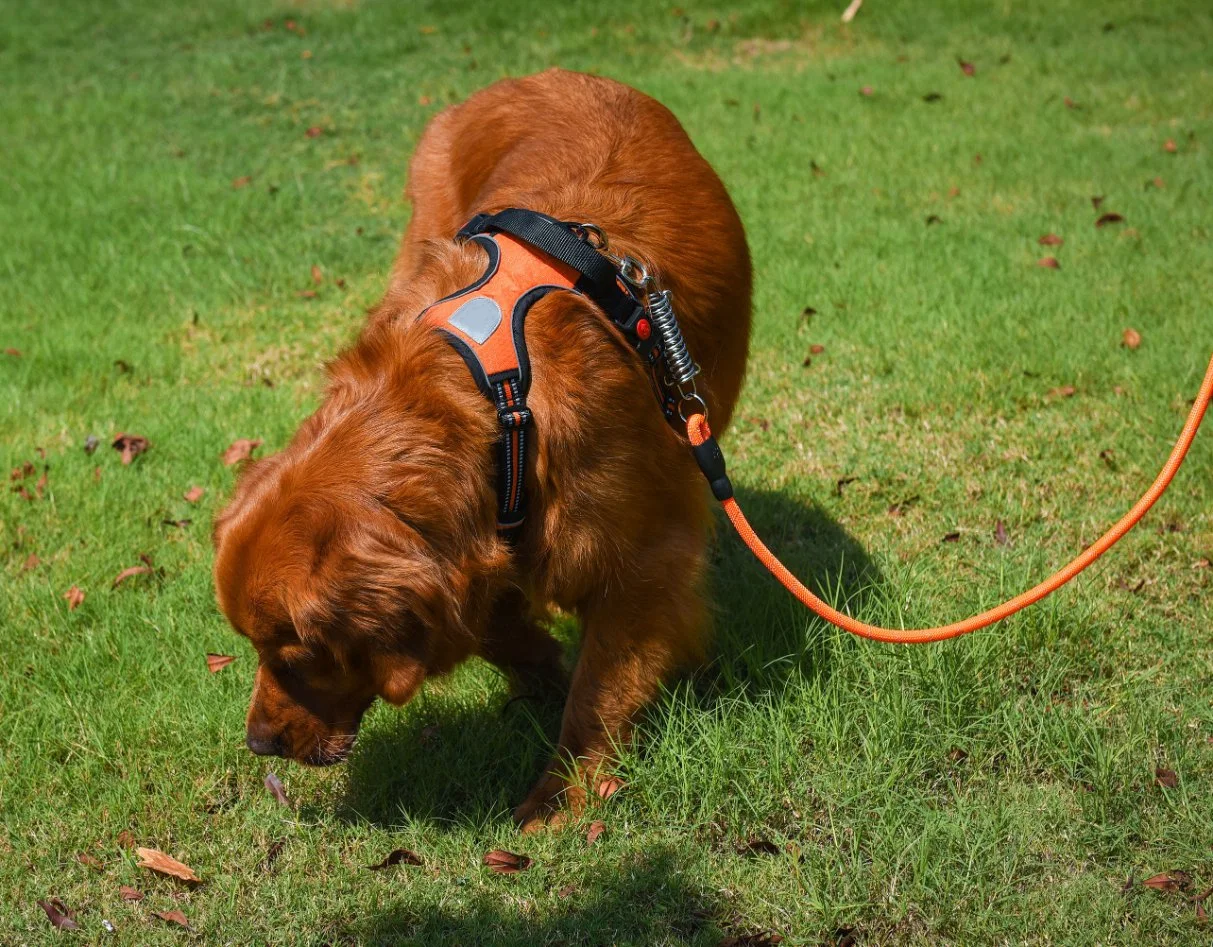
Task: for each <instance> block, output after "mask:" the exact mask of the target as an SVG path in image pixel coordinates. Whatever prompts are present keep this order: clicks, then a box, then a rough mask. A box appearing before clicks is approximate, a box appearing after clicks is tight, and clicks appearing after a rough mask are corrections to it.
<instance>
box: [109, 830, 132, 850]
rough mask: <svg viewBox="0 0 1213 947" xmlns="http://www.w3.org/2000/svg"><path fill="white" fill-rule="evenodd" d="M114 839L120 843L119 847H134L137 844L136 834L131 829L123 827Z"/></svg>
mask: <svg viewBox="0 0 1213 947" xmlns="http://www.w3.org/2000/svg"><path fill="white" fill-rule="evenodd" d="M114 841H115V842H117V843H118V847H119V848H134V847H135V844H136V842H135V834H134V833H133V832H132V831H131V830H130V829H123V830H122V831H121V832H119V833H118V837H117V838H116V839H114Z"/></svg>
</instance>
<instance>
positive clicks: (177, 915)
mask: <svg viewBox="0 0 1213 947" xmlns="http://www.w3.org/2000/svg"><path fill="white" fill-rule="evenodd" d="M152 913H153V914H155V915H156V917H158V918H160V920H162V921H168V922H169V923H170V924H180V925H181V926H182V927H186V928H188V927H189V926H190V922H189V920H188V919H187V918H186V916H185V914H184V913H183V912H182V910H181V909H180V908H173V910H171V911H153V912H152Z"/></svg>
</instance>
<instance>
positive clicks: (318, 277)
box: [312, 263, 324, 283]
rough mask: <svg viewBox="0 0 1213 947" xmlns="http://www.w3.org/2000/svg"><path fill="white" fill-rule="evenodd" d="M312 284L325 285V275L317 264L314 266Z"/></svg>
mask: <svg viewBox="0 0 1213 947" xmlns="http://www.w3.org/2000/svg"><path fill="white" fill-rule="evenodd" d="M312 282H313V283H323V282H324V273H322V272H321V270H320V267H318V266H317V265H316V264H315V263H313V264H312Z"/></svg>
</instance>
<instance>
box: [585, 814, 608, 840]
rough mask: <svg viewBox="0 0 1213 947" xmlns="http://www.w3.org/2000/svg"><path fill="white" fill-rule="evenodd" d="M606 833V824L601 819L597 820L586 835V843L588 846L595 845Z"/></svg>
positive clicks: (592, 823) (591, 824)
mask: <svg viewBox="0 0 1213 947" xmlns="http://www.w3.org/2000/svg"><path fill="white" fill-rule="evenodd" d="M605 831H606V823H605V822H603V821H602V820H601V819H595V820H594V821H593V822H591V823H590V827H589V829H588V831H586V833H585V843H586V844H587V845H593V844H594V843H595V842H597V841H598V840H599V839H600V838H601V837H602V833H603V832H605Z"/></svg>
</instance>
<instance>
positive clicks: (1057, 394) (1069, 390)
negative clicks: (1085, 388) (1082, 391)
mask: <svg viewBox="0 0 1213 947" xmlns="http://www.w3.org/2000/svg"><path fill="white" fill-rule="evenodd" d="M1077 392H1078V389H1077V388H1075V387H1074V386H1073V385H1059V386H1058V387H1056V388H1050V389H1049V397H1050V398H1073V397H1074V395H1075V394H1077Z"/></svg>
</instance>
